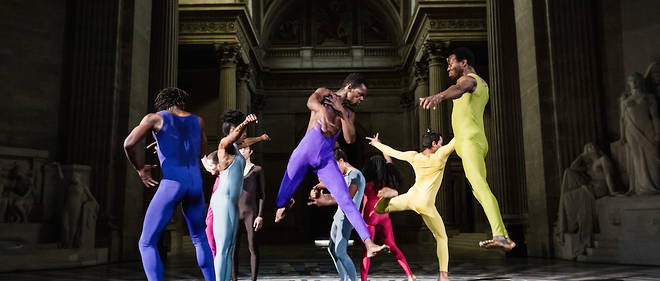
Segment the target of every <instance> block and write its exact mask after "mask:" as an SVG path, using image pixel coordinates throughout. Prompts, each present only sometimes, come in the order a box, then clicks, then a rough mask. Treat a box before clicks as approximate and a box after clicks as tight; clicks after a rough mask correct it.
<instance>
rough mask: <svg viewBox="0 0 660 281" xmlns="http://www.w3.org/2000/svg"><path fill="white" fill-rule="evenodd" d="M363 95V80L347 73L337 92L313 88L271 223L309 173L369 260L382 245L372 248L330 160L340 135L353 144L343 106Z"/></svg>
mask: <svg viewBox="0 0 660 281" xmlns="http://www.w3.org/2000/svg"><path fill="white" fill-rule="evenodd" d="M366 94H367V84H366V80H365V79H364V77H363V76H362V75H361V74H357V73H352V74H349V75H348V76H347V77H346V79H344V82H343V83H342V86H341V89H339V90H338V91H336V92H332V91H330V90H328V89H324V88H319V89H317V90H316V91H315V92H314V93H313V94H312V95H311V96H310V97H309V99H308V100H307V107H308V108H309V110H310V111H311V113H310V118H309V124H308V126H307V133H305V136H304V137H303V139H302V140H301V141H300V143H299V144H298V147H296V149H295V150H294V151H293V153H292V154H291V157H290V158H289V163H288V165H287V168H286V172H285V174H284V178H283V179H282V183H281V184H280V190H279V192H278V194H277V207H278V209H277V212H276V214H275V222H279V221H281V220H282V219H283V218H284V216H285V212H286V210H287V209H288V208H290V207H291V205H292V203H293V201H292V200H291V197H292V196H293V193H294V192H295V191H296V189H297V188H298V185H299V184H300V182H301V181H302V180H303V178H304V177H305V174H307V171H309V170H311V171H313V172H314V173H316V175H317V176H318V177H319V178H320V179H321V181H322V182H323V183H324V184H325V186H326V187H327V188H328V190H329V191H330V193H332V196H333V197H334V198H335V200H336V201H337V204H338V205H339V208H340V209H341V210H342V211H343V212H344V214H345V215H346V217H347V218H348V220H349V221H350V222H351V224H352V225H353V227H354V228H355V230H356V231H357V233H358V234H359V235H360V238H361V239H362V241H363V242H364V245H365V247H366V248H367V255H368V256H369V257H371V256H375V255H376V254H378V253H379V252H380V251H383V250H387V249H389V247H387V246H386V245H380V246H379V245H376V244H375V243H374V242H373V240H372V239H371V236H370V235H369V231H368V230H367V226H366V225H365V223H364V220H363V219H362V216H361V215H360V211H358V209H357V208H356V207H355V205H353V200H351V197H350V196H349V194H348V187H347V186H346V182H345V181H344V176H343V175H342V174H341V171H339V167H338V166H337V162H336V161H335V159H334V155H333V148H334V144H335V141H336V140H337V137H338V136H339V134H340V133H343V137H344V140H346V142H347V143H352V142H354V141H355V125H354V122H355V113H354V112H352V111H351V110H349V109H347V108H346V107H345V106H344V104H345V103H348V104H359V103H360V102H361V101H362V100H364V97H365V95H366Z"/></svg>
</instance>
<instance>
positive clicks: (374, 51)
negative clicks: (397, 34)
mask: <svg viewBox="0 0 660 281" xmlns="http://www.w3.org/2000/svg"><path fill="white" fill-rule="evenodd" d="M364 56H365V57H396V56H397V49H396V48H394V47H365V48H364Z"/></svg>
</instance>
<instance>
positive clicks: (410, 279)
mask: <svg viewBox="0 0 660 281" xmlns="http://www.w3.org/2000/svg"><path fill="white" fill-rule="evenodd" d="M408 281H417V276H415V275H414V274H413V275H410V276H408Z"/></svg>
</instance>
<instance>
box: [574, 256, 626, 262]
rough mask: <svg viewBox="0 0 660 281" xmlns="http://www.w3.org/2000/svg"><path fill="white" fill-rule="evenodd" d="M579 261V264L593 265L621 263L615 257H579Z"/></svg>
mask: <svg viewBox="0 0 660 281" xmlns="http://www.w3.org/2000/svg"><path fill="white" fill-rule="evenodd" d="M577 261H579V262H592V263H618V262H619V261H618V260H617V258H616V257H613V256H587V255H579V256H578V257H577Z"/></svg>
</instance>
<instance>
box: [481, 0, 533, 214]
mask: <svg viewBox="0 0 660 281" xmlns="http://www.w3.org/2000/svg"><path fill="white" fill-rule="evenodd" d="M486 19H487V32H488V68H489V69H488V72H489V79H488V90H489V93H488V94H489V99H490V101H489V103H488V105H487V106H488V107H489V108H488V110H487V112H488V114H486V116H485V118H484V119H485V120H484V121H485V122H484V123H485V124H484V125H485V127H486V136H487V138H488V154H487V155H486V165H487V167H488V183H489V184H490V188H491V190H492V191H493V194H494V195H495V197H496V198H497V200H498V202H499V205H500V210H501V212H502V215H512V216H517V217H520V216H522V215H523V214H526V213H527V199H526V198H527V194H526V188H525V168H524V165H523V163H524V156H523V141H522V121H521V113H520V88H519V86H518V60H517V51H516V34H515V29H512V28H510V27H511V26H513V25H514V24H515V22H514V15H513V0H488V1H487V5H486Z"/></svg>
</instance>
